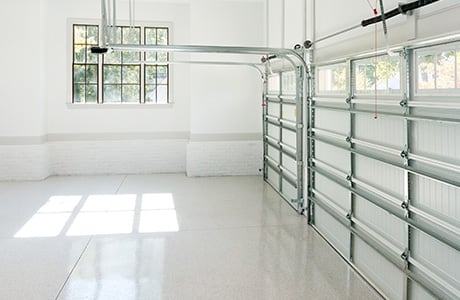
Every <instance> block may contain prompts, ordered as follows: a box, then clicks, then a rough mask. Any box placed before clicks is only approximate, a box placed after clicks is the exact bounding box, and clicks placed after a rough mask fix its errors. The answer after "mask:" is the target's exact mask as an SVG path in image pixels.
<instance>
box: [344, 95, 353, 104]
mask: <svg viewBox="0 0 460 300" xmlns="http://www.w3.org/2000/svg"><path fill="white" fill-rule="evenodd" d="M351 100H353V96H350V97H348V98H347V99H345V103H347V104H350V102H351Z"/></svg>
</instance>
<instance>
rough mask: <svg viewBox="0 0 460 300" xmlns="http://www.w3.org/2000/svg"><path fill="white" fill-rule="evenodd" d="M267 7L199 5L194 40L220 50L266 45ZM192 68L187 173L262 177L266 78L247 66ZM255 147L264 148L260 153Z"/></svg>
mask: <svg viewBox="0 0 460 300" xmlns="http://www.w3.org/2000/svg"><path fill="white" fill-rule="evenodd" d="M264 9H265V6H264V3H263V2H257V1H252V2H251V1H249V2H245V1H234V2H225V1H203V0H197V1H193V5H192V6H191V28H193V30H192V31H191V41H192V43H193V44H206V45H218V46H263V45H264V44H265V38H264V22H265V19H264V17H265V10H264ZM192 58H193V59H195V60H201V59H205V58H208V59H211V60H220V59H224V60H228V61H249V62H258V61H259V59H260V57H258V56H243V55H222V54H207V55H206V56H204V55H197V54H194V55H192ZM191 70H192V71H191V73H192V76H191V89H190V100H191V103H192V106H191V113H190V115H191V120H190V121H191V122H190V132H191V140H190V142H189V146H188V151H187V174H189V175H198V176H203V175H217V174H234V175H237V174H259V171H258V170H259V169H260V168H261V166H262V152H261V150H262V146H261V145H260V144H259V143H258V142H259V141H260V140H261V139H262V135H261V132H262V107H261V102H262V100H261V99H262V98H261V97H262V80H261V76H260V74H259V73H258V72H257V71H256V70H255V69H252V68H249V67H246V66H225V67H223V66H211V67H210V66H199V65H194V66H192V67H191ZM254 145H260V147H259V149H257V147H254ZM254 151H256V152H255V153H254ZM248 153H253V155H248ZM218 158H220V159H218ZM230 170H233V171H232V172H229V171H230Z"/></svg>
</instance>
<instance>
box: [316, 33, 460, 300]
mask: <svg viewBox="0 0 460 300" xmlns="http://www.w3.org/2000/svg"><path fill="white" fill-rule="evenodd" d="M459 70H460V44H459V43H458V42H455V43H451V42H448V43H443V44H441V45H434V44H432V45H429V44H428V43H424V44H423V45H419V46H413V47H407V48H404V49H401V50H400V51H399V55H398V56H390V55H387V54H384V55H378V56H376V55H374V54H370V55H369V56H368V57H365V56H360V57H359V58H353V57H351V58H347V59H345V60H343V61H339V62H334V63H325V64H317V65H316V66H315V92H314V97H313V104H312V117H311V124H312V128H311V130H309V135H310V137H309V148H310V149H312V151H311V152H310V154H309V160H310V162H311V164H310V166H309V170H310V171H309V172H310V177H311V179H312V180H311V181H310V183H309V200H310V201H311V209H310V211H311V215H310V216H311V218H310V219H311V223H312V225H313V226H315V228H316V229H317V230H318V231H319V232H320V233H321V234H322V235H323V236H324V237H325V238H326V239H327V240H329V241H330V243H331V244H332V245H333V246H334V247H335V248H336V249H337V251H338V252H340V253H341V254H342V255H343V256H344V257H345V258H346V259H347V260H349V261H350V262H351V263H353V264H354V265H355V266H356V267H357V268H358V269H359V270H360V271H361V272H362V273H363V274H364V275H365V276H366V277H368V278H369V279H370V280H371V282H373V283H374V284H375V285H376V286H377V287H378V289H380V290H381V291H382V292H383V294H385V295H386V296H388V297H389V298H391V299H433V298H446V299H448V298H449V299H450V298H456V299H458V298H460V279H459V278H460V224H459V216H460V205H459V203H460V202H459V201H460V155H459V153H460V152H459V150H460V142H459V141H460V139H459V137H460V117H459V113H460V101H459V99H460V98H459V97H460V71H459Z"/></svg>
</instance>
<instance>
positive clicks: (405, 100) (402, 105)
mask: <svg viewBox="0 0 460 300" xmlns="http://www.w3.org/2000/svg"><path fill="white" fill-rule="evenodd" d="M399 105H400V106H401V107H404V108H406V107H407V98H404V99H402V100H401V101H399Z"/></svg>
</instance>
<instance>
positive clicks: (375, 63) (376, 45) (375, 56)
mask: <svg viewBox="0 0 460 300" xmlns="http://www.w3.org/2000/svg"><path fill="white" fill-rule="evenodd" d="M373 11H374V16H377V0H375V7H374V9H373ZM382 13H383V11H382ZM377 29H378V26H377V23H375V30H374V31H375V36H374V51H375V52H374V119H377V118H378V114H377V62H378V57H377V47H378V41H377V37H378V35H377Z"/></svg>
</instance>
